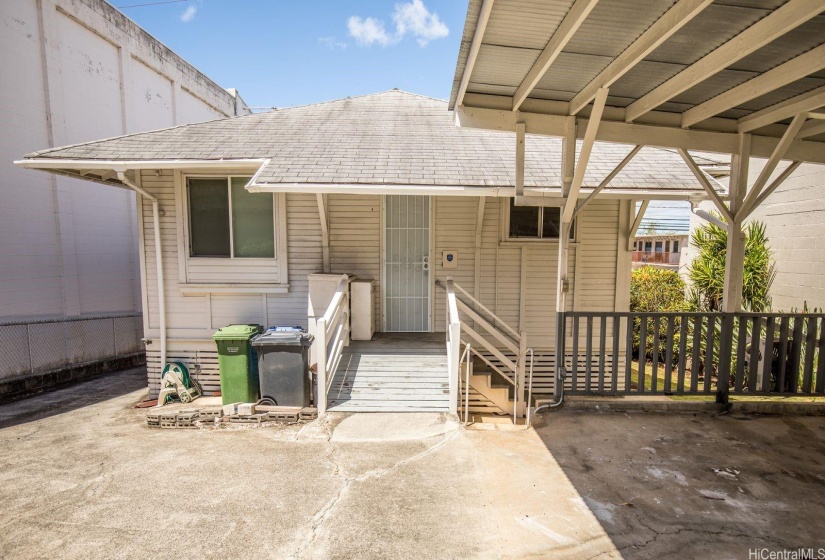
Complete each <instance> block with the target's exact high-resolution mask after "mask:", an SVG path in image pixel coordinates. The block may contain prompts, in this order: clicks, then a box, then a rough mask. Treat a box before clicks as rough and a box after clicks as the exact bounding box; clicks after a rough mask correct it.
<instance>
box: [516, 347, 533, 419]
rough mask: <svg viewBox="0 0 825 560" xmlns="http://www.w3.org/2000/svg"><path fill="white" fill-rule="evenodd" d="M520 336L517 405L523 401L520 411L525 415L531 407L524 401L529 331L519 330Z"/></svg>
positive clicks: (517, 406) (517, 363)
mask: <svg viewBox="0 0 825 560" xmlns="http://www.w3.org/2000/svg"><path fill="white" fill-rule="evenodd" d="M518 336H519V343H518V361H517V362H516V369H517V370H518V372H517V373H516V375H517V376H518V387H517V389H518V390H517V391H516V402H515V406H516V408H517V409H518V408H519V404H522V403H523V404H522V406H521V409H520V410H518V413H519V414H520V415H521V416H524V415H525V413H526V411H527V409H528V408H530V403H529V402H528V403H524V391H525V389H526V387H527V384H526V380H527V375H526V370H527V331H519V333H518Z"/></svg>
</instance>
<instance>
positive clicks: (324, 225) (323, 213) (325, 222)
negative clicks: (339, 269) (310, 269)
mask: <svg viewBox="0 0 825 560" xmlns="http://www.w3.org/2000/svg"><path fill="white" fill-rule="evenodd" d="M315 201H316V202H317V204H318V218H319V220H320V222H321V251H322V255H323V267H324V273H326V274H329V272H330V270H331V268H332V266H331V264H330V256H329V217H328V216H327V207H326V199H325V198H324V195H323V194H321V193H317V194H316V195H315Z"/></svg>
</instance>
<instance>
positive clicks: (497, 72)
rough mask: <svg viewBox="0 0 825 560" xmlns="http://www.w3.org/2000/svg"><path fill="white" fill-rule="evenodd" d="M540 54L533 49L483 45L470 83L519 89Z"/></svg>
mask: <svg viewBox="0 0 825 560" xmlns="http://www.w3.org/2000/svg"><path fill="white" fill-rule="evenodd" d="M540 52H541V51H537V50H533V49H518V48H514V47H498V46H494V45H486V44H485V45H481V49H480V50H479V55H478V60H477V61H476V65H475V68H474V69H473V74H472V76H471V79H470V81H471V82H474V83H481V84H496V85H502V86H513V87H518V85H519V84H520V83H521V81H522V80H523V79H524V76H526V75H527V72H528V71H529V70H530V67H531V66H533V63H534V62H535V61H536V58H538V56H539V53H540ZM468 91H469V88H468Z"/></svg>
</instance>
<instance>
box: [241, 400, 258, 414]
mask: <svg viewBox="0 0 825 560" xmlns="http://www.w3.org/2000/svg"><path fill="white" fill-rule="evenodd" d="M238 414H239V415H240V416H251V415H253V414H255V403H242V404H239V405H238Z"/></svg>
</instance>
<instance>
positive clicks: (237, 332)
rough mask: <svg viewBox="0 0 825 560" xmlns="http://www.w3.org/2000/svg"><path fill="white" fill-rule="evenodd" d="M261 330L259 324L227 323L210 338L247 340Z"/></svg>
mask: <svg viewBox="0 0 825 560" xmlns="http://www.w3.org/2000/svg"><path fill="white" fill-rule="evenodd" d="M262 330H263V327H262V326H261V325H229V326H227V327H222V328H220V329H218V331H217V332H216V333H215V334H214V335H212V340H247V339H250V338H252V337H253V336H255V335H256V334H258V333H259V332H261V331H262Z"/></svg>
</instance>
